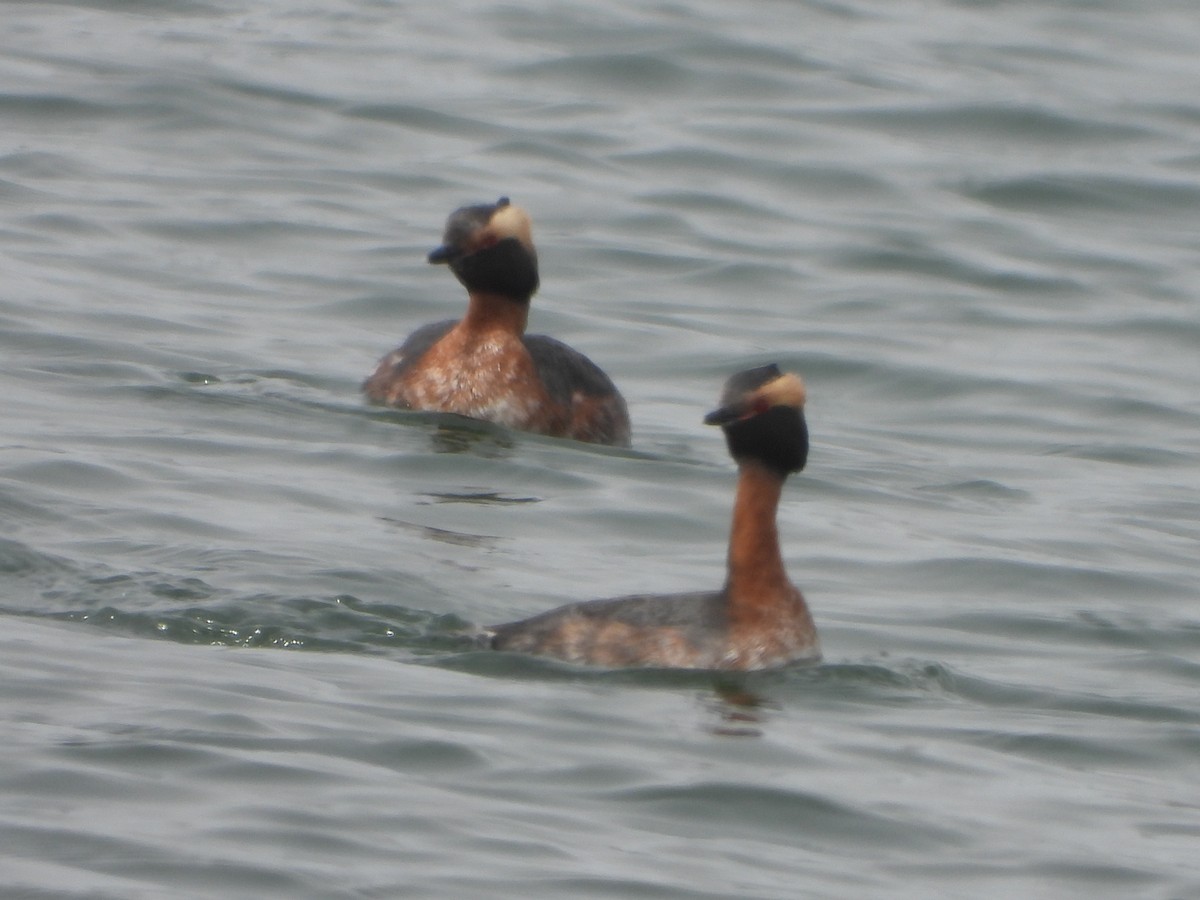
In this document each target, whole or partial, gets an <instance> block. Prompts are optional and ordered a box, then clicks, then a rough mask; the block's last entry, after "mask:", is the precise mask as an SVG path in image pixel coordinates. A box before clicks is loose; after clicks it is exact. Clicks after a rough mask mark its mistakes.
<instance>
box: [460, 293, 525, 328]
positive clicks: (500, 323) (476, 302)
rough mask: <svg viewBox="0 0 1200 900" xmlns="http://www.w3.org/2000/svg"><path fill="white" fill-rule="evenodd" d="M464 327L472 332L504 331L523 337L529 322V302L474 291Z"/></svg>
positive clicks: (468, 304) (471, 294) (463, 322)
mask: <svg viewBox="0 0 1200 900" xmlns="http://www.w3.org/2000/svg"><path fill="white" fill-rule="evenodd" d="M468 296H469V300H468V302H467V314H466V315H465V316H464V317H463V321H462V325H463V327H465V328H468V329H470V330H472V331H504V332H508V333H509V334H515V335H522V334H524V333H525V326H526V324H527V323H528V321H529V301H528V300H514V299H513V298H512V297H505V296H504V295H503V294H493V293H488V292H485V291H472V292H471V293H470V294H469V295H468Z"/></svg>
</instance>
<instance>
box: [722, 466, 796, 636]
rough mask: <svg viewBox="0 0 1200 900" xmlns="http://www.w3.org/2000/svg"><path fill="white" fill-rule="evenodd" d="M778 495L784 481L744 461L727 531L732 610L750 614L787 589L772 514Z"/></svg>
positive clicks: (777, 475) (760, 467) (789, 586)
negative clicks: (730, 522)
mask: <svg viewBox="0 0 1200 900" xmlns="http://www.w3.org/2000/svg"><path fill="white" fill-rule="evenodd" d="M782 492H783V477H782V476H781V475H780V474H779V473H778V472H776V471H774V470H772V469H770V468H768V467H767V466H765V465H762V464H761V463H758V462H755V461H754V460H743V461H742V462H741V465H740V467H739V469H738V483H737V496H736V498H735V499H734V502H733V525H732V527H731V528H730V532H729V576H728V581H727V582H726V592H727V594H728V596H729V601H730V604H731V607H732V611H733V612H734V613H735V614H736V613H737V612H739V611H740V612H745V613H752V611H753V610H754V609H755V608H756V607H758V606H759V605H760V604H765V603H768V602H770V599H771V598H774V597H777V596H778V592H779V590H780V589H784V588H786V589H787V590H791V585H790V582H788V577H787V572H786V571H785V570H784V567H783V556H782V555H781V554H780V552H779V531H778V529H777V528H776V525H775V512H776V510H777V509H778V508H779V497H780V495H781V494H782Z"/></svg>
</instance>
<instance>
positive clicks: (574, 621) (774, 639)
mask: <svg viewBox="0 0 1200 900" xmlns="http://www.w3.org/2000/svg"><path fill="white" fill-rule="evenodd" d="M782 487H783V476H782V475H781V474H779V473H778V472H777V471H776V470H774V469H772V468H770V467H767V466H764V465H761V464H759V463H757V462H755V461H754V460H749V459H748V460H744V461H743V462H742V465H741V467H740V469H739V476H738V489H737V498H736V499H735V501H734V509H733V524H732V528H731V529H730V541H729V574H728V578H727V580H726V583H725V587H724V588H723V589H722V590H720V591H718V592H711V593H701V594H668V595H663V596H636V597H623V598H616V599H612V600H595V601H587V602H584V603H577V604H570V605H568V606H564V607H560V608H559V609H557V610H551V611H550V612H546V613H542V614H540V615H537V616H533V617H532V618H529V619H525V620H522V621H520V622H511V623H508V624H506V625H499V626H497V627H496V628H495V629H494V636H493V638H492V646H493V647H494V648H495V649H497V650H511V651H515V652H519V653H535V654H540V655H544V656H552V657H556V658H558V659H562V660H565V661H567V662H572V663H581V664H585V665H593V666H603V667H610V668H613V667H622V666H656V667H665V668H682V669H725V670H747V669H764V668H768V667H771V666H779V665H783V664H785V663H788V662H791V661H793V660H799V659H804V660H816V659H819V658H820V655H821V653H820V644H819V641H818V639H817V630H816V626H815V625H814V624H813V620H812V615H811V614H810V613H809V610H808V605H807V604H806V603H805V602H804V597H803V596H802V595H801V593H800V591H799V590H797V589H796V587H795V585H793V584H792V583H791V582H790V581H789V580H788V577H787V573H786V571H785V570H784V566H783V558H782V556H781V555H780V552H779V538H778V534H777V532H776V527H775V512H776V508H777V506H778V503H779V496H780V492H781V490H782Z"/></svg>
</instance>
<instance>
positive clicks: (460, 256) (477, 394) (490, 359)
mask: <svg viewBox="0 0 1200 900" xmlns="http://www.w3.org/2000/svg"><path fill="white" fill-rule="evenodd" d="M442 240H443V242H442V246H440V247H438V248H437V249H436V250H434V251H432V252H431V253H430V254H429V261H430V262H431V263H447V264H448V265H449V266H450V271H452V272H453V273H454V274H455V276H457V278H458V280H459V281H460V282H462V284H463V286H464V287H466V289H467V295H468V303H467V314H466V315H465V316H463V318H462V319H461V320H459V321H454V320H453V319H451V320H448V321H445V322H435V323H433V324H430V325H425V326H423V327H421V328H418V329H417V330H416V331H414V332H413V333H412V334H411V335H409V337H408V340H406V341H405V342H404V343H403V344H402V345H401V346H400V348H399V349H398V350H394V351H392V352H391V353H389V354H388V355H387V356H385V357H384V358H383V359H382V360H380V362H379V366H378V368H376V370H375V373H374V374H373V375H371V377H370V378H368V379H367V380H366V381H365V382H363V391H364V392H365V393H366V395H367V397H368V399H370V400H372V401H374V402H375V403H383V404H386V405H388V406H396V407H399V408H401V409H418V410H427V411H434V412H451V413H458V414H460V415H464V416H470V417H472V418H475V419H487V420H488V421H491V422H496V423H498V424H500V425H506V426H508V427H510V428H520V429H523V430H525V431H536V432H538V433H540V434H548V435H553V436H556V437H569V438H574V439H575V440H579V441H589V442H591V443H596V444H612V445H615V446H618V447H628V446H629V412H628V410H627V409H626V407H625V400H624V398H622V397H621V395H620V393H619V392H618V391H617V389H616V387H614V386H613V383H612V381H611V380H610V379H609V377H608V376H607V375H605V374H604V372H603V371H602V370H601V369H600V368H599V366H597V365H596V364H595V363H593V362H592V361H591V360H590V359H588V358H587V357H586V356H584V355H583V354H582V353H579V352H577V351H575V350H572V349H571V348H570V347H568V346H567V345H566V344H564V343H562V342H561V341H556V340H555V339H554V338H551V337H546V336H545V335H540V334H539V335H526V334H525V323H526V321H527V320H528V318H529V301H530V298H531V297H532V296H533V294H534V292H535V291H536V290H537V289H538V267H537V252H536V251H535V250H534V247H533V238H532V226H531V223H530V220H529V216H528V214H527V213H526V212H525V211H524V210H523V209H521V208H520V207H519V206H514V205H513V204H511V203H510V202H509V200H508V198H507V197H501V198H500V200H499V201H498V202H496V203H495V204H483V205H480V206H466V207H463V208H462V209H459V210H456V211H455V212H454V213H452V214H451V215H450V218H449V219H448V220H447V221H446V232H445V235H444V236H443V239H442Z"/></svg>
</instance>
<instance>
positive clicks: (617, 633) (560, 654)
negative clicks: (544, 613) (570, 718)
mask: <svg viewBox="0 0 1200 900" xmlns="http://www.w3.org/2000/svg"><path fill="white" fill-rule="evenodd" d="M514 649H515V648H514ZM524 652H528V653H541V654H544V655H547V656H553V657H556V658H558V659H562V660H566V661H567V662H574V663H584V664H587V665H593V666H604V667H606V668H622V667H625V666H670V667H675V668H689V667H694V664H695V658H696V648H695V647H693V646H692V645H691V644H689V643H688V642H687V640H686V639H685V638H684V636H683V634H682V632H681V631H680V630H679V629H678V628H674V627H657V628H642V627H637V626H633V625H629V624H627V623H625V622H618V621H616V620H612V619H607V620H605V619H585V618H581V617H573V616H570V617H567V618H564V619H563V620H562V621H561V622H560V623H559V626H558V627H557V628H556V629H554V630H553V631H552V632H550V633H548V634H546V635H545V636H544V637H543V639H542V640H541V641H540V642H539V646H537V647H530V648H529V649H528V650H525V651H524Z"/></svg>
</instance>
